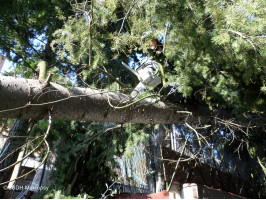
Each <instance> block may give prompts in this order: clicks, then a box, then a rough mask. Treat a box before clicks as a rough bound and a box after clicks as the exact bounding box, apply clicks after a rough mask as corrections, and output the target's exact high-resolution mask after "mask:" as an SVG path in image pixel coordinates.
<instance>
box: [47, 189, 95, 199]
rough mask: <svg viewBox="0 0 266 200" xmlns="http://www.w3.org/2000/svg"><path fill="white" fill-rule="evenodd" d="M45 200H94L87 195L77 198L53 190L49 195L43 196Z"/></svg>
mask: <svg viewBox="0 0 266 200" xmlns="http://www.w3.org/2000/svg"><path fill="white" fill-rule="evenodd" d="M43 198H44V199H93V197H92V196H89V195H87V194H82V195H81V194H79V195H77V196H71V195H68V196H66V195H64V194H63V193H62V191H60V190H51V191H50V192H49V193H48V194H46V195H44V196H43Z"/></svg>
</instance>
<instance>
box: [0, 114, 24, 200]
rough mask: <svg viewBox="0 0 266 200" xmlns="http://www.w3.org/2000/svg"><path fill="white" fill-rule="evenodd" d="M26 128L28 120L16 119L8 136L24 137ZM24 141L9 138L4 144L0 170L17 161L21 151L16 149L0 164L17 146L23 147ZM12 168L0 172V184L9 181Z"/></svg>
mask: <svg viewBox="0 0 266 200" xmlns="http://www.w3.org/2000/svg"><path fill="white" fill-rule="evenodd" d="M28 128H29V120H28V119H16V120H15V122H14V124H13V126H12V128H11V130H10V132H9V135H8V136H26V135H27V131H28ZM25 140H26V137H19V138H16V137H11V138H9V139H8V140H7V141H6V142H5V145H4V147H3V149H2V151H1V153H0V169H4V168H6V167H8V166H10V165H11V164H13V163H15V162H16V161H17V158H18V154H19V152H20V150H21V149H18V150H17V151H15V152H14V153H12V154H11V155H10V156H9V157H8V158H7V159H5V160H3V161H2V162H1V160H2V159H3V158H4V157H5V156H6V155H7V154H9V153H10V152H12V151H13V150H16V149H17V148H18V147H19V146H21V145H23V144H24V142H25ZM13 168H14V167H11V168H9V169H7V170H5V171H3V172H0V183H4V182H6V181H9V180H10V177H11V175H12V172H13ZM6 185H8V184H6ZM4 186H5V185H1V186H0V198H1V199H3V198H4V194H5V190H4V188H5V187H4Z"/></svg>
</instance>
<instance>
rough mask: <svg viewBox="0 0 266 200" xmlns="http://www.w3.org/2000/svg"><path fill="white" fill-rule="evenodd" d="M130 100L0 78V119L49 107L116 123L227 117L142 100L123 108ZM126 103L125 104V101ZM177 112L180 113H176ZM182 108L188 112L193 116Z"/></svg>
mask: <svg viewBox="0 0 266 200" xmlns="http://www.w3.org/2000/svg"><path fill="white" fill-rule="evenodd" d="M108 98H109V99H110V101H111V104H112V105H115V106H123V105H126V104H129V103H130V102H131V100H130V98H129V97H128V96H127V95H125V94H121V93H112V92H106V91H100V90H93V89H89V88H78V87H70V88H65V87H63V86H61V85H58V84H56V83H50V86H49V87H45V88H43V86H42V84H41V83H40V82H39V81H38V80H32V79H23V78H14V77H0V102H1V104H0V118H23V119H30V118H31V119H44V118H47V111H48V110H51V111H52V112H51V113H52V119H58V120H87V121H107V122H118V123H150V124H159V123H161V124H173V123H184V122H185V121H186V122H188V123H192V122H193V123H201V124H204V123H205V124H206V123H211V122H213V121H214V120H213V119H214V116H215V117H217V116H218V117H220V118H231V117H232V116H230V115H228V114H226V113H225V112H224V113H222V112H219V113H213V112H210V111H209V110H208V108H207V107H204V106H191V105H183V104H175V105H174V106H173V105H169V104H165V103H163V102H160V101H155V100H152V99H149V100H148V99H146V100H143V101H141V102H138V103H136V104H134V105H132V106H128V107H126V108H124V109H115V108H113V107H111V106H110V104H109V103H108ZM125 102H126V103H125ZM180 111H181V112H180ZM183 111H189V112H192V113H193V115H189V114H188V113H184V112H183Z"/></svg>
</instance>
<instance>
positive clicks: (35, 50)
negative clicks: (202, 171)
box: [0, 0, 266, 197]
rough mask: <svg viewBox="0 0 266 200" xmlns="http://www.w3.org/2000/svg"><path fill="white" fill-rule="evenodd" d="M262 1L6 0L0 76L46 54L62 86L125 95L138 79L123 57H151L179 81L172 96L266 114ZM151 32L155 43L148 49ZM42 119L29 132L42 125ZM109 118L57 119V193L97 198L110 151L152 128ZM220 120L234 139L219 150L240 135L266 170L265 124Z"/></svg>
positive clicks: (0, 13)
mask: <svg viewBox="0 0 266 200" xmlns="http://www.w3.org/2000/svg"><path fill="white" fill-rule="evenodd" d="M265 7H266V1H264V0H234V1H233V0H218V1H207V0H182V1H175V0H134V1H124V0H90V1H88V0H73V1H72V0H71V1H65V0H49V1H48V0H45V1H35V0H29V1H26V0H21V1H19V0H16V1H4V2H1V3H0V52H1V53H2V54H5V55H6V56H7V58H8V59H9V60H10V61H12V62H13V63H14V70H13V71H12V72H8V73H5V74H4V75H12V74H14V72H15V73H16V74H17V75H19V76H21V77H25V78H36V76H37V73H38V69H37V63H38V62H39V61H40V60H41V59H45V60H47V61H48V63H49V64H48V65H49V70H50V71H51V72H53V73H54V76H53V77H52V80H53V81H54V82H57V83H59V84H61V85H64V86H66V87H68V86H70V85H72V86H79V87H89V88H94V89H103V90H108V91H110V90H112V91H116V92H121V93H124V94H129V93H130V92H131V91H132V89H133V88H134V87H135V86H136V85H137V83H138V80H137V79H136V77H134V75H133V74H131V73H130V72H129V71H127V69H125V68H124V67H123V65H122V61H123V62H125V63H128V64H130V66H134V65H136V63H137V62H139V61H140V60H141V59H142V58H147V57H149V58H150V59H153V60H156V61H157V62H158V63H159V64H160V65H161V69H160V76H161V78H162V80H165V83H164V86H167V85H169V84H170V83H178V84H179V85H180V87H178V91H177V92H178V93H179V96H182V101H178V102H174V103H173V102H171V104H178V103H180V102H181V103H182V104H188V105H190V104H191V105H193V106H195V105H203V106H205V107H207V108H208V109H209V110H211V111H212V110H219V111H220V110H226V111H227V112H228V113H230V114H231V115H230V116H237V117H242V118H245V119H248V120H256V119H259V120H261V121H264V122H265V107H266V102H265V99H266V98H265V97H266V86H265V84H266V70H265V56H266V51H265V41H266V40H265V39H266V38H265V37H266V36H265V26H266V24H265V23H266V22H265ZM154 40H156V41H158V44H160V51H158V49H159V48H156V49H157V50H156V49H151V48H150V47H151V43H152V41H154ZM132 63H133V64H132ZM163 91H164V88H163V85H160V88H155V89H154V88H148V89H147V90H146V91H145V92H144V93H142V94H140V95H139V96H138V97H137V99H142V98H144V99H145V97H146V96H150V95H154V96H156V97H160V100H161V101H164V100H165V99H166V98H165V96H163V94H164V93H163ZM132 109H134V106H133V107H132ZM43 123H45V122H38V123H37V125H36V126H38V128H34V129H33V133H31V134H33V135H34V134H35V135H34V136H36V135H41V134H43V133H42V132H43V131H45V128H46V126H45V125H44V124H43ZM109 125H110V124H106V123H98V122H97V123H96V122H79V121H71V122H64V121H55V122H54V125H53V128H52V131H51V134H50V136H49V137H48V139H49V140H48V142H49V143H50V144H51V146H52V150H53V152H54V153H56V155H57V160H56V163H55V166H56V169H57V171H56V172H55V176H54V177H55V179H54V180H55V181H56V183H57V184H58V185H57V186H55V187H54V188H56V189H58V190H61V191H65V193H64V195H78V194H82V193H86V194H88V195H92V196H94V197H100V195H101V194H102V193H103V192H104V188H105V183H107V182H108V181H110V180H111V179H112V180H115V174H113V172H112V170H110V169H111V168H112V167H114V166H115V161H114V155H120V156H121V155H123V154H124V153H125V154H130V153H129V152H130V150H131V148H132V147H133V146H134V145H136V144H137V143H138V142H140V141H141V142H144V141H147V139H148V135H147V133H149V131H150V128H151V127H150V125H139V124H138V125H131V124H126V125H119V127H117V124H111V126H109ZM199 126H200V127H205V124H200V125H199ZM208 126H209V124H207V125H206V127H208ZM225 127H226V128H228V127H229V129H226V130H227V131H230V133H232V132H234V131H235V132H236V133H237V134H238V135H237V136H238V137H237V139H238V141H234V143H233V142H232V143H233V144H235V145H236V147H235V148H233V146H230V145H229V143H228V141H223V142H221V143H223V144H219V145H220V146H219V149H222V148H221V147H226V148H227V149H228V150H230V151H232V152H234V151H235V149H237V148H238V150H239V149H240V148H239V146H240V145H239V146H238V144H240V143H241V145H242V148H243V147H245V149H246V150H245V153H246V154H247V155H249V156H250V157H251V158H252V159H253V160H254V159H255V160H258V164H259V165H260V166H261V169H265V162H266V158H265V154H264V155H263V153H264V152H265V146H264V145H265V141H266V138H265V130H264V128H265V124H264V125H262V126H261V127H262V128H261V127H260V128H256V127H255V128H254V127H249V124H246V126H245V127H242V126H240V125H238V124H233V125H232V124H230V121H226V122H224V127H223V128H225ZM109 128H110V129H111V130H110V131H107V132H105V130H108V129H109ZM215 128H216V127H215ZM219 128H221V127H219ZM113 129H114V130H113ZM223 130H224V129H223ZM192 132H193V131H192ZM101 133H104V134H101ZM98 134H99V135H98ZM231 139H232V138H231ZM233 140H234V138H233ZM263 143H264V144H263ZM243 144H245V145H243ZM228 145H229V146H228ZM253 174H257V175H258V176H259V175H260V171H259V170H258V172H257V173H255V172H253ZM110 177H112V178H110ZM261 179H263V178H261ZM261 179H260V181H261ZM258 185H260V186H262V185H263V184H261V182H260V183H258ZM54 188H51V189H52V191H54V190H53V189H54ZM61 191H60V192H61ZM261 191H263V189H262V190H260V192H261ZM52 193H53V192H51V193H50V195H51V197H54V196H53V194H52ZM60 194H61V193H60ZM255 196H259V195H255ZM46 197H49V194H48V196H46Z"/></svg>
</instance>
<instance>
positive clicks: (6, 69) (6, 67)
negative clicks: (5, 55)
mask: <svg viewBox="0 0 266 200" xmlns="http://www.w3.org/2000/svg"><path fill="white" fill-rule="evenodd" d="M12 68H13V67H12V62H10V61H9V60H7V59H6V60H5V62H4V65H3V68H2V70H1V74H2V73H3V72H9V71H11V70H12Z"/></svg>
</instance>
